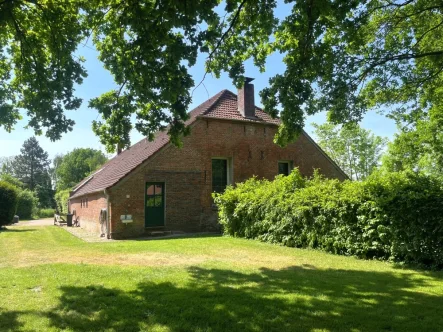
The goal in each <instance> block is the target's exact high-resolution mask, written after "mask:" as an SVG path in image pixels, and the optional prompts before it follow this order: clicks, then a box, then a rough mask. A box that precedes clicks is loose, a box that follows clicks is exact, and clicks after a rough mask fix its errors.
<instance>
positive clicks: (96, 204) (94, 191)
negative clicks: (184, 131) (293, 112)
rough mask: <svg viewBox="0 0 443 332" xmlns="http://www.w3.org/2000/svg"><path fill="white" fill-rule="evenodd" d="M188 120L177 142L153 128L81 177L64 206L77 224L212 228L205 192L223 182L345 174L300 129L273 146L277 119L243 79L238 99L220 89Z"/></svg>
mask: <svg viewBox="0 0 443 332" xmlns="http://www.w3.org/2000/svg"><path fill="white" fill-rule="evenodd" d="M187 125H189V126H190V127H191V134H190V135H189V136H186V137H184V139H183V143H184V144H183V147H182V148H177V147H175V146H174V145H172V144H170V141H169V137H168V135H167V134H166V133H165V132H159V133H157V135H156V137H155V140H154V141H152V142H149V141H147V140H146V139H143V140H141V141H140V142H138V143H137V144H135V145H133V146H132V147H130V148H128V149H127V150H125V151H122V152H121V153H119V154H118V155H117V156H115V157H114V158H113V159H111V160H110V161H108V162H107V163H106V164H105V165H103V167H102V168H101V169H99V170H98V171H96V172H95V173H94V174H92V175H91V176H89V177H87V178H86V179H84V180H83V181H82V182H80V183H79V184H78V185H77V186H76V187H75V188H74V189H73V191H72V192H71V196H70V200H69V204H70V210H71V211H72V212H73V211H75V214H76V215H77V216H79V218H80V224H81V226H82V227H84V228H87V229H89V230H90V231H93V232H97V233H103V234H105V235H107V236H108V237H110V238H126V237H132V236H137V235H142V234H144V233H145V232H149V231H154V230H172V231H186V232H193V231H203V230H212V229H216V228H217V225H218V224H217V216H216V211H215V208H214V206H213V202H212V198H211V193H212V192H214V191H222V190H223V189H224V188H225V187H226V186H227V185H229V184H233V183H236V182H241V181H244V180H246V179H248V178H250V177H251V176H253V175H256V176H258V177H261V178H268V179H273V178H274V177H275V176H276V175H277V174H281V173H283V174H288V172H290V170H291V168H293V167H298V168H299V170H300V171H301V173H302V174H304V175H311V174H312V172H313V170H314V169H319V170H320V172H321V173H323V174H324V175H325V176H326V177H330V178H338V179H341V180H343V179H346V178H347V176H346V174H344V173H343V171H342V170H341V169H340V168H339V167H338V166H337V165H336V164H335V163H334V162H333V161H332V160H331V159H330V158H329V157H328V156H327V155H326V154H325V153H324V152H323V151H322V150H321V149H320V147H319V146H318V145H317V144H316V143H315V142H314V141H313V140H312V139H311V138H310V137H309V136H308V135H307V134H306V133H305V132H303V133H302V134H301V135H300V137H299V138H298V139H297V141H296V142H294V143H291V144H288V146H286V147H285V148H281V147H279V146H277V145H276V144H274V143H273V137H274V135H275V133H276V131H277V128H278V125H279V120H278V119H272V118H271V117H270V116H269V115H267V114H266V113H264V112H263V110H261V109H260V108H258V107H256V106H255V104H254V86H253V85H252V84H251V83H249V82H247V83H245V86H244V87H243V88H242V89H240V90H239V91H238V97H237V96H236V95H235V94H234V93H232V92H230V91H228V90H223V91H221V92H219V93H218V94H216V95H215V96H213V97H212V98H210V99H208V100H207V101H205V102H204V103H203V104H201V105H200V106H198V107H196V108H195V109H194V110H192V111H191V112H190V119H189V120H188V121H187ZM102 210H104V211H106V213H104V214H102V216H103V217H102V218H100V215H101V213H100V212H101V211H102ZM100 219H101V221H100Z"/></svg>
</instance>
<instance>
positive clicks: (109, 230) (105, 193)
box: [103, 189, 111, 239]
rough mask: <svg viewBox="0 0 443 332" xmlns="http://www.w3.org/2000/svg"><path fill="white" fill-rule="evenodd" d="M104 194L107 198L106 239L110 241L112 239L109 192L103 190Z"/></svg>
mask: <svg viewBox="0 0 443 332" xmlns="http://www.w3.org/2000/svg"><path fill="white" fill-rule="evenodd" d="M103 194H104V195H105V197H106V232H107V233H108V234H106V237H107V238H108V239H110V238H111V220H110V218H109V214H110V213H109V195H108V192H107V191H106V189H105V190H103Z"/></svg>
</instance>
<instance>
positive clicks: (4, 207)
mask: <svg viewBox="0 0 443 332" xmlns="http://www.w3.org/2000/svg"><path fill="white" fill-rule="evenodd" d="M16 207H17V190H16V189H15V187H14V186H12V185H11V184H9V183H7V182H4V181H0V227H1V226H4V225H8V224H10V223H11V221H12V219H13V218H14V214H15V209H16Z"/></svg>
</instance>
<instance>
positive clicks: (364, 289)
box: [0, 226, 443, 332]
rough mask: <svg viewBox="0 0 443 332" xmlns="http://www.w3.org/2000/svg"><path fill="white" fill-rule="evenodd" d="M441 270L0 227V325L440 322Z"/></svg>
mask: <svg viewBox="0 0 443 332" xmlns="http://www.w3.org/2000/svg"><path fill="white" fill-rule="evenodd" d="M442 308H443V273H442V272H423V271H414V270H407V269H401V268H396V267H395V266H393V265H391V264H388V263H383V262H376V261H363V260H357V259H354V258H350V257H341V256H333V255H329V254H325V253H321V252H318V251H314V250H299V249H292V248H284V247H278V246H272V245H268V244H264V243H260V242H256V241H248V240H242V239H232V238H226V237H216V236H213V237H210V236H207V237H194V238H180V239H165V240H154V241H146V240H145V241H142V240H139V241H137V240H131V241H111V242H106V243H85V242H82V241H81V240H79V239H77V238H75V237H74V236H72V235H71V234H69V233H68V232H66V231H64V230H63V229H60V228H58V227H54V226H48V227H29V226H24V227H11V228H9V229H8V230H5V231H0V331H59V330H66V331H140V330H141V331H147V330H149V331H437V332H441V331H443V314H442Z"/></svg>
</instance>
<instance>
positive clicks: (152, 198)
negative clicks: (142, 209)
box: [146, 184, 163, 207]
mask: <svg viewBox="0 0 443 332" xmlns="http://www.w3.org/2000/svg"><path fill="white" fill-rule="evenodd" d="M146 206H148V207H162V206H163V186H162V185H161V184H151V185H149V186H148V188H147V189H146Z"/></svg>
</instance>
